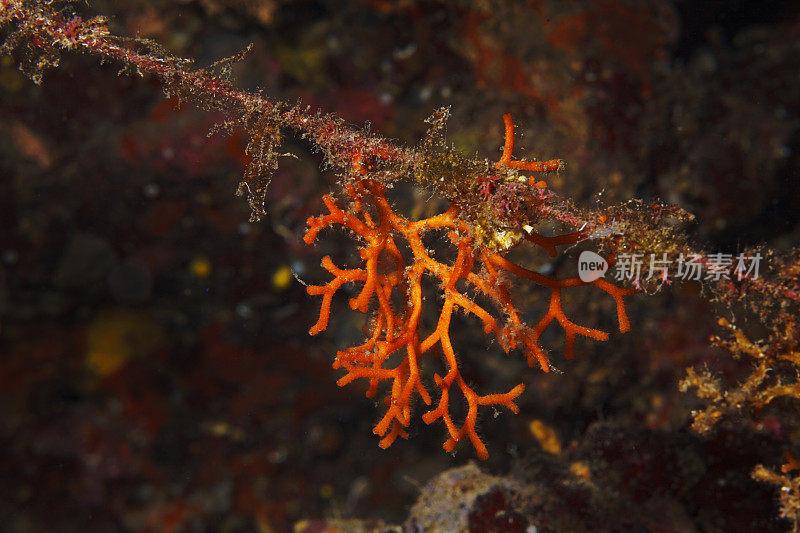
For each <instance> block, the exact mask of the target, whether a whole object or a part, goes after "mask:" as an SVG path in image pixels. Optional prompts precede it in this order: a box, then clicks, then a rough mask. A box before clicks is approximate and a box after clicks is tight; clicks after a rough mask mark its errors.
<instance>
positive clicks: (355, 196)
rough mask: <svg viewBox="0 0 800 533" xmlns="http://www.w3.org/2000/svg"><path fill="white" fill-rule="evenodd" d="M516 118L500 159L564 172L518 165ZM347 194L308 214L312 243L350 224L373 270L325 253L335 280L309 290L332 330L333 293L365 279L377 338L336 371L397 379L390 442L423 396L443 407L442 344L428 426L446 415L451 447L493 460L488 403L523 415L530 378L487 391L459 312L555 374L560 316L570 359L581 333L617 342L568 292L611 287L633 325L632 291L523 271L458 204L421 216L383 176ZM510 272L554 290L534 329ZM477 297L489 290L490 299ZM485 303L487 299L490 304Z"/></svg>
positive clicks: (345, 355) (380, 429)
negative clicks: (547, 336)
mask: <svg viewBox="0 0 800 533" xmlns="http://www.w3.org/2000/svg"><path fill="white" fill-rule="evenodd" d="M506 117H507V118H506V146H505V150H504V152H503V157H502V158H501V160H500V164H501V165H502V166H512V165H517V166H514V167H513V168H524V169H527V170H547V169H554V168H558V166H559V165H560V162H559V161H558V160H554V161H553V162H545V163H525V162H520V161H512V160H511V146H512V143H513V125H512V124H511V120H510V117H509V116H506ZM359 165H360V159H359V158H357V157H356V158H355V161H354V166H355V168H356V169H357V173H359V172H358V171H359V170H360V174H361V175H364V171H363V169H360V168H359ZM538 167H541V168H538ZM533 186H536V187H542V186H543V184H542V185H540V184H539V183H538V182H534V183H533ZM347 193H348V196H349V202H350V206H349V208H348V209H347V210H345V209H342V208H341V207H339V206H338V205H337V204H336V201H335V200H334V198H333V197H332V196H330V195H326V196H325V197H323V201H324V203H325V206H326V207H327V209H328V211H329V213H328V214H325V215H323V216H320V217H315V218H310V219H309V220H308V226H309V229H308V231H307V233H306V234H305V237H304V240H305V242H306V243H308V244H311V243H312V242H314V240H315V239H316V237H317V234H318V233H319V232H320V231H321V230H322V229H323V228H327V227H330V226H334V225H342V226H345V227H347V228H349V229H350V230H352V231H353V232H354V233H355V234H356V235H358V236H359V237H360V238H361V239H362V240H363V243H364V246H363V247H362V248H361V249H360V251H359V255H360V258H361V260H362V261H363V266H362V267H361V268H353V269H344V268H340V267H338V266H336V265H335V264H334V263H333V261H332V260H331V258H330V257H327V256H326V257H325V258H323V260H322V266H323V268H325V269H326V270H327V271H328V272H330V273H331V274H332V275H333V279H332V280H331V281H329V282H328V283H327V284H325V285H316V286H309V287H308V289H307V290H308V293H309V294H311V295H318V296H322V306H321V309H320V314H319V320H318V321H317V323H316V324H314V326H313V327H312V328H311V330H310V333H311V334H312V335H315V334H317V333H320V332H321V331H324V330H325V329H326V328H327V326H328V320H329V317H330V313H331V304H332V300H333V296H334V294H335V293H336V292H337V291H338V290H339V289H340V288H341V287H342V286H343V285H345V284H356V283H358V284H361V290H360V292H359V293H358V294H357V295H356V296H355V297H353V298H351V299H350V307H351V308H352V309H353V310H356V311H359V312H361V313H365V314H369V315H370V318H371V320H370V322H369V323H368V326H367V329H368V331H367V338H366V340H365V342H364V343H363V344H361V345H359V346H354V347H351V348H347V349H345V350H341V351H339V352H338V353H337V355H336V360H335V362H334V368H337V369H343V370H344V371H345V375H344V376H342V377H341V378H340V379H339V381H338V384H339V385H340V386H344V385H346V384H348V383H350V382H352V381H354V380H357V379H366V380H367V381H368V383H369V386H368V389H367V396H368V397H374V396H375V395H376V394H377V392H378V387H379V385H380V384H381V383H383V382H388V383H389V384H390V385H391V390H390V392H389V395H388V396H387V398H386V400H385V404H386V407H387V410H386V412H385V414H384V416H383V418H381V420H380V421H379V422H378V423H377V424H376V425H375V427H374V429H373V431H374V433H376V434H377V435H379V436H382V437H383V438H382V440H381V441H380V446H381V447H382V448H386V447H388V446H390V445H391V444H392V443H393V442H394V441H395V440H396V438H397V437H398V436H401V437H403V438H407V437H408V434H407V432H406V430H405V428H407V427H408V426H409V424H410V422H411V404H412V400H413V398H414V396H415V394H417V395H419V397H420V398H422V401H423V402H425V404H426V405H429V406H430V405H432V404H433V399H432V398H431V394H430V393H429V391H428V389H427V388H426V386H425V385H424V384H423V382H422V380H421V377H420V359H421V358H422V356H423V355H425V354H433V353H435V347H436V346H438V347H439V349H440V350H441V354H442V357H443V359H444V364H445V369H446V373H445V374H444V376H440V375H439V374H435V375H434V382H435V384H436V387H437V388H438V389H439V390H440V391H441V393H440V395H439V398H438V401H437V402H436V406H435V407H433V408H432V409H431V410H430V411H428V412H427V413H425V414H424V415H423V417H422V418H423V420H424V421H425V423H427V424H431V423H433V422H434V421H436V420H439V419H441V420H442V421H443V422H444V424H445V426H446V428H447V431H448V434H449V438H448V439H447V440H446V441H445V443H444V449H445V450H447V451H452V450H453V449H454V448H455V446H456V445H457V444H458V442H459V441H460V440H461V439H462V438H463V437H465V436H466V437H468V438H469V440H470V441H471V442H472V445H473V446H474V447H475V450H476V452H477V455H478V457H480V458H481V459H486V458H487V457H488V455H489V454H488V451H487V449H486V446H485V445H484V444H483V442H482V441H481V439H480V437H479V436H478V434H477V431H476V420H477V413H478V407H479V406H490V405H503V406H505V407H507V408H508V409H510V410H511V411H513V412H514V413H516V412H518V407H517V405H516V404H515V403H514V400H515V399H516V398H517V396H519V395H520V394H521V393H522V392H523V391H524V389H525V386H524V385H523V384H519V385H517V386H515V387H513V388H512V389H511V390H510V391H508V392H505V393H499V394H488V395H480V394H479V393H477V392H476V391H475V390H473V388H472V387H471V386H470V385H468V384H467V383H466V382H465V380H464V379H463V377H462V375H461V372H460V370H459V366H458V361H457V358H456V354H455V351H454V349H453V346H452V342H451V338H450V322H451V318H452V316H453V312H454V311H456V310H457V308H461V309H463V310H464V311H466V312H467V313H471V314H473V315H475V316H476V317H478V319H480V321H481V322H482V324H483V329H484V332H485V333H486V334H488V335H491V336H493V337H494V338H495V339H496V340H497V341H498V343H499V345H500V346H501V347H502V349H503V350H504V351H505V352H509V351H510V350H512V349H514V348H517V347H519V348H521V349H522V350H523V351H524V353H525V355H526V356H527V359H528V364H529V365H530V366H533V365H534V364H535V363H536V362H538V363H539V365H540V366H541V368H542V370H544V371H545V372H547V371H549V368H550V367H549V361H548V358H547V355H546V353H545V352H544V350H543V349H542V348H541V346H540V345H539V338H540V336H541V335H542V333H543V332H544V330H545V329H546V328H547V327H548V326H549V325H550V324H551V323H553V322H554V321H555V322H557V323H558V324H559V325H560V326H561V327H562V328H563V329H564V331H565V334H566V348H565V352H566V357H567V358H571V357H572V354H573V347H574V343H575V338H576V336H578V335H582V336H585V337H590V338H593V339H596V340H606V339H607V338H608V334H607V333H605V332H603V331H600V330H596V329H592V328H588V327H584V326H579V325H577V324H575V323H574V322H572V321H571V320H570V319H569V318H567V316H566V315H565V313H564V311H563V309H562V306H561V296H562V291H563V290H564V289H566V288H568V287H576V286H583V285H594V286H596V287H598V288H600V289H602V290H603V291H605V292H606V293H608V294H609V295H610V296H611V297H613V298H614V300H615V302H616V307H617V315H618V319H619V328H620V331H623V332H624V331H627V330H628V329H629V328H630V326H629V323H628V319H627V316H626V313H625V306H624V303H623V296H625V295H627V294H630V293H631V292H632V291H631V290H629V289H623V288H620V287H617V286H615V285H613V284H611V283H608V282H607V281H605V280H602V279H599V280H596V281H593V282H584V281H581V280H580V279H579V278H568V279H560V280H558V279H551V278H549V277H547V276H544V275H542V274H539V273H537V272H534V271H531V270H528V269H525V268H523V267H520V266H518V265H516V264H514V263H512V262H510V261H508V260H507V259H506V258H504V257H503V256H502V255H500V254H499V253H495V252H492V251H489V250H487V249H485V248H481V247H479V246H478V245H477V244H476V241H475V238H474V231H473V229H472V228H471V227H470V225H469V224H468V223H467V222H465V221H464V220H461V219H460V218H459V208H458V206H456V205H453V206H451V207H450V208H449V209H448V210H447V211H446V212H444V213H442V214H439V215H436V216H433V217H430V218H426V219H423V220H418V221H412V220H409V219H406V218H404V217H402V216H400V215H398V214H397V213H396V212H395V211H394V210H393V209H392V207H391V205H390V204H389V202H388V200H387V199H386V195H385V187H384V185H383V184H381V183H379V182H377V181H374V180H370V179H368V178H366V177H365V178H364V179H361V180H357V181H356V182H355V183H354V184H351V185H349V186H348V189H347ZM435 230H439V231H446V232H447V237H448V239H449V241H450V242H451V243H452V245H453V246H454V247H455V252H456V254H455V259H454V260H452V261H450V262H442V261H439V260H437V259H435V258H434V257H433V256H432V255H431V253H432V252H429V251H428V250H427V249H426V247H425V244H424V243H423V235H424V234H425V233H426V232H429V231H435ZM583 238H585V237H584V235H583V234H580V233H574V234H571V235H569V236H561V237H555V238H549V237H543V236H536V237H535V238H533V239H530V240H532V241H533V242H536V243H537V244H541V245H542V246H543V247H544V248H546V249H547V250H548V251H551V250H553V251H554V250H555V246H556V245H558V244H572V243H575V242H577V241H580V240H582V239H583ZM398 239H402V240H398ZM403 241H404V242H403ZM401 247H402V248H403V249H409V250H410V255H411V258H410V259H409V260H407V259H406V257H405V256H404V254H403V253H402V252H401ZM405 255H406V256H407V255H408V253H406V254H405ZM478 266H481V267H482V268H477V267H478ZM508 274H513V275H515V276H518V277H520V278H524V279H526V280H529V281H532V282H534V283H536V284H538V285H541V286H543V287H546V288H547V289H549V290H550V305H549V309H548V311H547V313H546V314H545V316H544V317H543V318H542V319H541V320H540V321H539V322H538V323H537V324H536V325H535V326H534V327H528V326H527V325H526V324H525V323H524V322H523V318H522V315H521V313H520V311H519V310H518V308H517V306H516V304H515V303H514V302H513V300H512V297H511V290H510V286H509V284H508V282H507V280H506V279H507V278H508V277H509V276H508ZM425 276H429V277H431V278H433V279H434V280H436V281H437V282H438V284H439V285H438V286H439V289H440V291H441V293H442V294H441V296H442V297H441V299H440V301H439V303H437V304H435V305H440V306H441V307H440V309H438V314H439V318H438V322H437V325H436V328H435V329H434V330H433V331H432V332H427V333H426V332H423V328H422V327H421V317H422V313H423V306H424V305H434V304H433V302H431V301H430V300H428V301H425V299H424V298H423V289H422V280H423V278H424V277H425ZM468 293H472V294H476V295H481V297H482V300H481V303H479V302H478V301H477V297H472V296H469V295H468ZM483 300H486V302H487V303H483ZM498 316H500V317H502V318H497V317H498ZM396 354H400V355H399V357H392V356H393V355H396ZM453 385H455V386H456V387H458V389H457V390H459V391H460V392H461V393H462V394H463V396H464V398H465V399H466V403H467V414H466V417H465V419H464V421H463V422H462V423H461V425H460V426H459V425H458V424H457V423H456V422H455V421H454V420H453V418H452V416H451V412H450V391H451V387H453Z"/></svg>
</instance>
